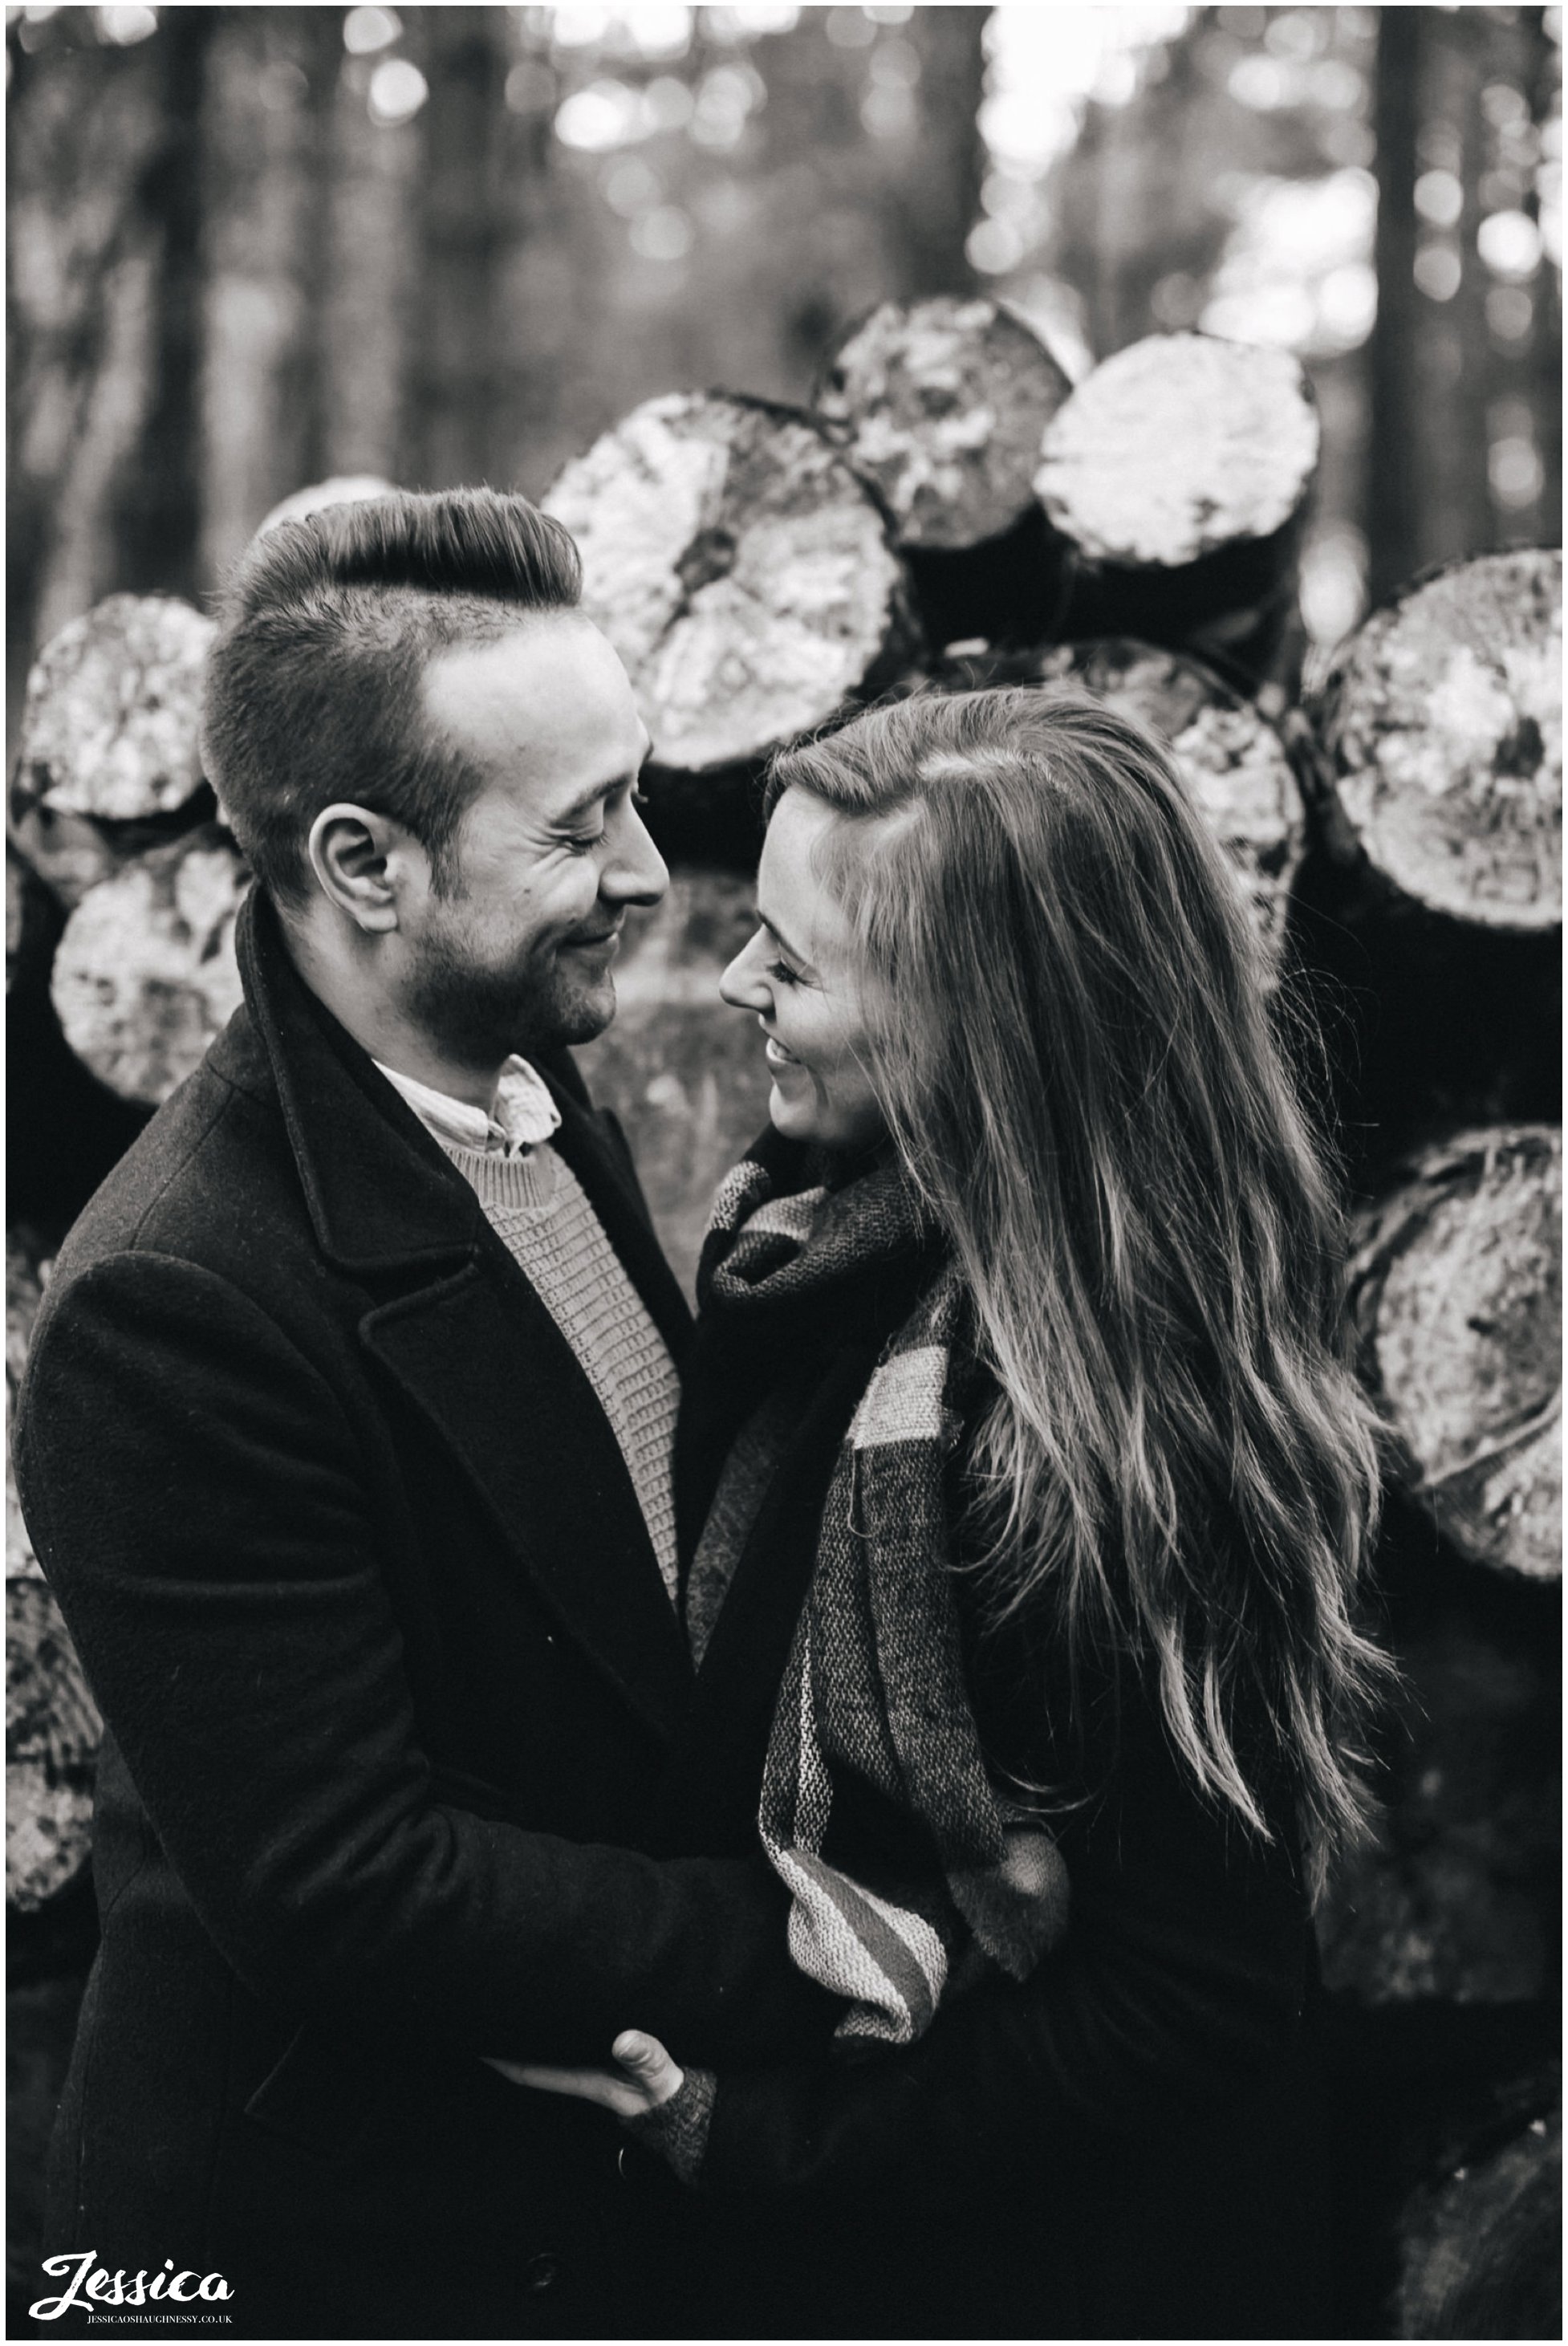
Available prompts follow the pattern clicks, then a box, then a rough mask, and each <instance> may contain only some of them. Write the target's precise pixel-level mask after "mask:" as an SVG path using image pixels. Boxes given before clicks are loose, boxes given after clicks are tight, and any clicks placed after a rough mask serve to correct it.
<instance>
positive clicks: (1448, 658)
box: [1315, 547, 1563, 933]
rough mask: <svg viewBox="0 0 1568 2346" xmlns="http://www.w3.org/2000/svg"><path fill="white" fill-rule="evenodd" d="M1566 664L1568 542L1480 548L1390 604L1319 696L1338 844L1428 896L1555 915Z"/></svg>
mask: <svg viewBox="0 0 1568 2346" xmlns="http://www.w3.org/2000/svg"><path fill="white" fill-rule="evenodd" d="M1562 665H1563V557H1562V555H1561V553H1560V552H1557V551H1545V550H1538V549H1536V548H1533V547H1522V548H1517V549H1515V550H1513V551H1511V552H1508V553H1504V554H1483V555H1478V556H1475V557H1474V558H1473V559H1472V560H1470V561H1467V562H1460V563H1455V564H1453V565H1451V566H1449V567H1448V568H1446V569H1443V570H1440V571H1439V572H1437V573H1436V574H1435V575H1434V576H1431V577H1430V578H1427V579H1424V580H1421V581H1420V582H1418V583H1417V584H1416V585H1415V586H1410V587H1407V588H1406V589H1405V590H1404V592H1403V593H1402V594H1401V595H1400V597H1398V598H1397V599H1396V600H1395V601H1394V602H1393V603H1392V604H1391V605H1390V607H1388V608H1387V609H1386V610H1382V611H1379V612H1376V613H1374V615H1373V617H1371V618H1369V620H1368V621H1367V622H1366V624H1365V625H1364V626H1363V627H1361V628H1360V629H1359V632H1358V633H1357V634H1356V635H1355V636H1353V637H1351V639H1350V641H1349V644H1348V645H1347V647H1346V648H1345V649H1344V650H1343V652H1342V653H1341V654H1340V656H1339V659H1338V660H1337V662H1336V664H1335V667H1334V668H1333V671H1332V672H1331V674H1330V676H1329V680H1328V682H1327V684H1326V685H1325V687H1324V690H1323V693H1322V695H1321V697H1320V700H1319V706H1318V709H1317V710H1316V712H1315V714H1316V721H1317V728H1318V732H1319V739H1320V741H1321V745H1322V751H1323V773H1324V780H1325V782H1326V785H1327V789H1328V791H1329V818H1330V825H1329V839H1330V843H1331V844H1332V845H1333V847H1334V848H1335V850H1336V852H1338V853H1339V854H1340V855H1341V856H1342V857H1344V858H1346V859H1347V860H1358V861H1359V859H1361V858H1365V860H1366V862H1367V863H1368V864H1369V866H1370V868H1371V870H1372V872H1375V873H1376V874H1377V875H1378V876H1379V878H1380V880H1381V881H1382V882H1384V883H1386V885H1387V886H1388V887H1389V888H1390V889H1392V890H1394V891H1396V892H1398V893H1399V894H1400V895H1401V896H1404V897H1406V898H1409V899H1410V901H1411V902H1413V903H1417V904H1420V905H1421V906H1423V907H1425V908H1426V909H1427V910H1428V911H1431V912H1435V913H1444V914H1447V915H1449V916H1450V917H1451V918H1453V919H1455V920H1461V921H1466V922H1471V923H1479V924H1481V925H1482V926H1485V927H1488V928H1494V929H1501V930H1505V931H1512V932H1514V933H1528V932H1530V931H1533V930H1540V929H1547V928H1552V927H1553V926H1555V925H1556V923H1559V922H1560V921H1561V920H1562V917H1563V887H1562V871H1561V859H1562V844H1563V701H1562Z"/></svg>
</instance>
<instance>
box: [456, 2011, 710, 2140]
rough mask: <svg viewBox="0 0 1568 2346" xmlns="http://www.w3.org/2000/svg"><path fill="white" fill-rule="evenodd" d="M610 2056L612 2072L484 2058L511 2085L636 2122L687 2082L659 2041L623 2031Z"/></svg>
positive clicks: (652, 2037) (632, 2029)
mask: <svg viewBox="0 0 1568 2346" xmlns="http://www.w3.org/2000/svg"><path fill="white" fill-rule="evenodd" d="M610 2053H611V2056H612V2058H613V2059H614V2061H615V2064H616V2066H615V2067H614V2068H613V2069H552V2068H545V2067H542V2066H537V2065H536V2064H535V2063H533V2062H530V2061H498V2060H495V2059H494V2058H493V2057H492V2056H491V2055H489V2054H488V2053H487V2054H485V2055H484V2056H483V2057H484V2060H485V2061H487V2062H488V2063H489V2066H491V2068H493V2069H498V2070H499V2071H500V2073H501V2075H502V2076H504V2077H510V2078H511V2080H512V2083H513V2084H514V2086H533V2088H534V2090H535V2093H540V2094H569V2095H571V2096H573V2097H574V2098H575V2100H577V2101H580V2102H597V2103H598V2105H599V2106H600V2108H601V2109H606V2110H612V2111H613V2112H614V2113H615V2115H616V2117H618V2118H638V2117H643V2116H644V2115H645V2114H646V2113H647V2111H648V2110H657V2108H658V2107H659V2106H660V2105H661V2104H662V2103H664V2102H667V2101H669V2100H670V2099H671V2097H672V2096H674V2095H676V2094H678V2093H679V2091H680V2089H681V2087H682V2086H683V2085H684V2084H685V2083H686V2072H685V2071H684V2069H677V2067H676V2065H675V2063H674V2062H673V2061H672V2060H671V2059H670V2057H669V2055H668V2054H667V2052H666V2051H665V2049H664V2046H663V2045H661V2044H660V2043H659V2041H658V2038H657V2036H647V2035H644V2034H643V2032H642V2030H641V2029H640V2028H625V2029H623V2030H622V2031H621V2034H620V2035H618V2036H617V2037H616V2041H615V2043H614V2044H613V2045H611V2047H610Z"/></svg>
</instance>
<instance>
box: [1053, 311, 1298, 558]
mask: <svg viewBox="0 0 1568 2346" xmlns="http://www.w3.org/2000/svg"><path fill="white" fill-rule="evenodd" d="M1318 448H1319V423H1318V411H1317V408H1316V406H1315V405H1314V403H1313V400H1312V394H1311V391H1310V389H1309V387H1308V382H1307V378H1306V376H1305V375H1304V374H1303V372H1302V371H1301V368H1300V367H1299V365H1298V362H1297V361H1296V360H1295V359H1294V358H1293V357H1292V356H1291V355H1290V354H1289V352H1286V351H1277V350H1259V349H1255V348H1252V347H1251V346H1249V345H1247V344H1245V343H1241V342H1220V341H1217V340H1216V339H1214V338H1213V337H1211V336H1208V335H1205V334H1155V335H1151V336H1149V337H1148V339H1147V340H1145V341H1144V342H1134V343H1133V344H1132V345H1131V346H1130V347H1129V348H1128V349H1126V350H1125V351H1118V352H1116V353H1115V357H1113V358H1109V359H1106V360H1105V362H1103V364H1101V365H1100V366H1097V367H1096V368H1095V370H1094V372H1093V373H1092V374H1090V375H1088V376H1086V377H1085V379H1084V382H1081V383H1080V384H1079V385H1078V387H1077V389H1076V390H1075V391H1074V393H1073V395H1072V397H1071V398H1070V399H1068V400H1067V401H1066V403H1064V406H1063V407H1062V409H1061V410H1060V412H1059V413H1058V414H1057V415H1056V416H1055V417H1054V419H1053V421H1052V423H1050V424H1049V426H1048V427H1047V429H1046V433H1045V438H1044V446H1043V448H1042V451H1041V460H1040V464H1039V467H1038V470H1037V472H1036V474H1035V479H1034V490H1035V495H1037V496H1038V497H1039V499H1040V501H1041V503H1042V504H1043V505H1044V508H1045V511H1046V514H1047V515H1048V516H1049V518H1050V520H1051V521H1052V522H1053V523H1054V525H1055V527H1056V528H1057V529H1058V530H1060V531H1061V532H1062V533H1063V535H1064V536H1066V537H1068V538H1070V539H1071V540H1072V541H1073V543H1074V545H1075V546H1078V547H1079V548H1080V549H1081V551H1082V552H1083V553H1084V555H1085V556H1089V557H1091V558H1092V559H1094V560H1095V561H1099V562H1106V563H1114V564H1119V565H1125V566H1158V567H1160V568H1163V569H1179V568H1184V567H1186V566H1187V565H1189V564H1192V563H1195V562H1197V561H1199V560H1200V559H1202V558H1204V557H1205V556H1211V555H1213V554H1214V553H1216V552H1217V550H1220V549H1224V548H1227V547H1229V546H1234V545H1235V544H1237V542H1238V541H1247V540H1254V539H1261V538H1269V537H1272V536H1274V535H1276V533H1278V531H1280V530H1282V529H1283V528H1284V527H1285V526H1286V525H1287V524H1288V522H1289V521H1290V520H1291V519H1292V517H1293V516H1294V515H1296V514H1298V512H1299V510H1300V509H1301V507H1302V505H1304V503H1305V500H1306V496H1307V492H1308V487H1309V486H1310V484H1311V480H1312V475H1313V473H1314V471H1315V469H1316V467H1317V463H1318Z"/></svg>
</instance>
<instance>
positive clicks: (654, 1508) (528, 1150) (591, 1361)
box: [376, 1057, 680, 1604]
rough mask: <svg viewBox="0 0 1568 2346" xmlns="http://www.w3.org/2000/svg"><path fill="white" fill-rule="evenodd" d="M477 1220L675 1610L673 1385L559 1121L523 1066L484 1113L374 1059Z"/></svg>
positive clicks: (504, 1081)
mask: <svg viewBox="0 0 1568 2346" xmlns="http://www.w3.org/2000/svg"><path fill="white" fill-rule="evenodd" d="M376 1066H378V1067H379V1068H380V1069H381V1072H382V1075H383V1076H385V1077H386V1079H387V1081H388V1082H389V1083H390V1084H391V1085H392V1087H393V1088H394V1090H396V1091H399V1092H401V1093H402V1096H403V1098H404V1099H405V1100H406V1101H407V1102H408V1105H409V1106H410V1107H412V1110H413V1112H414V1114H415V1115H416V1116H417V1117H418V1118H419V1120H420V1122H421V1123H422V1124H423V1126H424V1127H425V1130H426V1131H427V1132H428V1133H429V1134H430V1135H431V1137H432V1138H433V1139H434V1140H438V1141H439V1142H440V1143H441V1146H442V1148H443V1149H444V1150H445V1151H446V1154H447V1155H448V1157H450V1158H451V1159H452V1161H453V1164H454V1165H455V1166H456V1168H457V1169H458V1171H459V1172H460V1173H461V1174H462V1175H463V1178H464V1180H465V1181H466V1182H467V1183H468V1185H469V1187H470V1188H472V1189H473V1191H474V1192H475V1194H476V1195H477V1197H478V1199H479V1202H480V1204H481V1205H482V1206H483V1207H484V1214H485V1219H487V1220H488V1222H489V1224H490V1227H491V1229H493V1230H494V1232H495V1234H496V1236H497V1238H499V1239H500V1240H501V1242H502V1244H503V1245H504V1247H505V1248H506V1249H507V1250H508V1252H509V1253H510V1254H511V1256H512V1258H513V1260H514V1262H515V1263H516V1264H517V1267H518V1269H519V1270H521V1271H522V1273H523V1276H524V1279H525V1280H527V1281H528V1284H529V1285H530V1286H531V1287H532V1288H533V1290H534V1291H535V1294H536V1295H538V1296H539V1297H540V1299H541V1301H543V1302H544V1303H545V1307H546V1309H547V1310H548V1311H549V1312H550V1315H551V1317H552V1318H553V1319H554V1321H555V1325H556V1326H557V1327H558V1328H559V1329H560V1331H561V1333H562V1335H563V1336H565V1339H566V1341H567V1342H568V1344H570V1346H571V1347H572V1350H573V1352H575V1354H576V1356H577V1359H578V1361H579V1362H580V1363H581V1365H582V1368H583V1370H584V1372H585V1375H586V1377H587V1379H588V1382H589V1383H590V1384H591V1385H592V1386H593V1388H594V1391H595V1392H596V1393H597V1395H598V1397H599V1402H600V1405H601V1406H602V1408H603V1410H604V1413H605V1415H606V1417H607V1418H608V1420H609V1422H610V1430H611V1432H612V1433H614V1435H615V1437H616V1442H617V1443H619V1444H620V1450H621V1455H622V1457H623V1458H624V1459H625V1460H626V1472H627V1473H628V1474H630V1476H631V1478H632V1488H633V1489H634V1490H635V1491H636V1494H637V1504H638V1505H639V1506H640V1507H641V1508H642V1511H643V1520H644V1522H645V1523H646V1524H647V1527H648V1537H649V1538H650V1539H651V1540H652V1542H653V1551H654V1554H655V1556H657V1559H658V1568H659V1571H660V1573H661V1574H662V1575H663V1577H664V1585H665V1586H666V1588H667V1590H668V1592H669V1596H670V1601H671V1603H672V1604H673V1603H675V1602H676V1601H677V1596H678V1590H679V1579H678V1566H677V1561H676V1546H675V1492H674V1488H673V1485H672V1483H671V1478H670V1462H671V1454H672V1453H673V1450H674V1447H675V1419H676V1411H677V1406H678V1404H679V1402H680V1380H679V1377H678V1375H677V1372H676V1365H675V1362H673V1361H672V1360H671V1358H670V1356H669V1349H668V1347H667V1344H666V1343H665V1341H664V1338H663V1337H662V1336H661V1335H660V1334H659V1332H658V1330H657V1328H656V1327H655V1325H654V1323H653V1321H652V1319H651V1318H650V1317H649V1314H648V1311H647V1306H646V1305H645V1303H644V1302H643V1300H642V1297H641V1296H640V1295H639V1294H638V1293H637V1290H636V1288H635V1287H634V1286H633V1284H632V1282H631V1280H630V1278H629V1277H628V1275H627V1273H626V1267H625V1265H624V1264H623V1263H622V1261H621V1259H620V1257H619V1255H618V1254H617V1253H616V1250H615V1249H614V1247H613V1246H612V1245H611V1244H610V1241H609V1239H607V1238H606V1235H605V1228H604V1224H603V1223H602V1222H601V1221H600V1219H599V1218H598V1216H597V1214H596V1213H595V1211H594V1209H593V1208H592V1206H591V1205H590V1204H589V1203H588V1200H587V1199H586V1198H585V1195H584V1194H583V1188H582V1185H581V1183H580V1182H579V1181H578V1179H577V1177H576V1175H575V1173H574V1172H573V1170H572V1168H571V1167H570V1166H569V1165H568V1164H567V1163H566V1161H565V1158H563V1157H559V1156H557V1154H556V1152H555V1149H554V1148H552V1147H551V1145H550V1137H549V1136H550V1135H551V1134H552V1133H553V1132H554V1131H555V1127H556V1126H557V1125H558V1124H559V1123H560V1121H561V1117H560V1112H559V1110H558V1109H557V1107H556V1106H555V1101H554V1100H553V1099H552V1097H551V1096H550V1091H549V1087H548V1086H547V1085H546V1084H545V1082H544V1080H543V1078H542V1077H541V1076H538V1075H537V1074H536V1073H535V1070H534V1069H533V1068H532V1067H531V1066H529V1065H528V1063H527V1061H526V1060H525V1059H521V1058H516V1057H514V1058H511V1059H508V1061H507V1062H506V1065H505V1066H504V1068H503V1069H502V1071H501V1080H500V1082H499V1084H498V1085H497V1087H496V1096H495V1104H494V1114H492V1115H489V1116H486V1115H485V1113H484V1110H483V1109H481V1108H476V1107H471V1106H470V1105H469V1104H468V1103H467V1102H466V1101H464V1100H459V1099H453V1098H451V1097H450V1096H448V1095H447V1094H446V1093H444V1092H438V1091H433V1090H432V1089H431V1088H430V1086H428V1085H427V1084H422V1083H419V1082H417V1081H416V1080H415V1079H414V1078H413V1077H412V1076H405V1075H403V1074H402V1072H401V1071H400V1070H399V1069H397V1068H395V1067H389V1066H386V1065H385V1064H384V1062H383V1061H382V1060H380V1059H378V1060H377V1061H376Z"/></svg>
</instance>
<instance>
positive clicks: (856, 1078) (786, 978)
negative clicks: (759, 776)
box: [718, 790, 886, 1153]
mask: <svg viewBox="0 0 1568 2346" xmlns="http://www.w3.org/2000/svg"><path fill="white" fill-rule="evenodd" d="M838 820H839V818H838V817H837V815H835V814H834V812H833V811H832V809H831V808H830V807H827V806H824V805H823V803H822V801H821V800H820V799H817V798H813V797H811V796H810V794H809V792H808V791H806V790H786V791H785V793H784V795H783V797H782V798H781V799H780V800H779V803H778V805H777V806H776V807H775V808H774V810H773V819H772V821H770V822H769V826H768V837H767V839H766V841H764V843H763V848H762V861H761V863H760V864H759V867H758V872H757V918H758V923H759V925H758V929H757V933H756V934H755V936H753V938H752V939H751V942H750V943H749V944H748V945H747V947H746V949H745V951H744V952H743V953H739V954H737V955H736V957H735V959H734V960H733V961H732V962H731V963H730V964H729V967H728V969H727V970H726V971H725V973H724V975H723V976H722V977H721V978H720V979H719V982H718V990H719V992H720V994H722V995H723V996H724V999H725V1000H726V1002H728V1003H729V1004H731V1005H732V1006H733V1007H734V1008H735V1009H737V1010H753V1011H755V1012H756V1014H757V1022H758V1025H759V1026H760V1027H761V1029H762V1031H763V1033H764V1035H766V1036H767V1037H768V1042H767V1059H768V1068H769V1074H770V1075H771V1076H772V1078H773V1089H772V1091H771V1093H770V1094H769V1100H768V1113H769V1116H770V1117H772V1119H773V1122H774V1124H775V1126H776V1127H778V1129H779V1131H780V1132H781V1133H783V1134H785V1135H786V1136H787V1137H788V1138H789V1139H790V1140H806V1141H814V1142H816V1143H817V1144H818V1145H819V1146H820V1147H822V1148H837V1149H843V1150H846V1151H849V1152H850V1153H853V1152H855V1151H857V1150H860V1149H862V1148H870V1147H871V1145H872V1144H873V1142H875V1141H878V1140H880V1139H881V1137H882V1136H883V1134H884V1132H885V1130H886V1127H885V1125H884V1123H883V1120H882V1114H881V1109H880V1108H879V1107H878V1106H877V1103H876V1098H875V1096H874V1095H873V1093H872V1090H871V1081H870V1078H869V1076H868V1075H867V1073H866V1069H867V1066H868V1065H869V1064H870V1059H871V1041H870V1036H869V1035H868V1032H867V1027H866V1019H865V1012H864V1002H865V998H866V984H867V983H868V981H866V980H865V978H864V977H863V974H862V973H861V971H860V968H859V967H858V965H857V961H856V955H855V948H854V941H853V937H852V934H851V932H850V923H849V920H848V918H847V916H846V914H845V912H844V909H843V906H842V905H841V904H840V902H839V900H838V898H837V897H836V896H835V895H834V894H833V893H832V892H831V890H830V888H829V886H828V884H827V882H825V881H824V880H822V879H820V877H819V875H818V872H817V871H816V869H815V865H814V861H813V857H814V852H815V851H816V849H817V847H818V844H819V842H820V841H821V839H822V837H823V835H824V833H825V832H826V831H829V830H830V828H831V826H832V825H833V824H834V823H835V822H836V821H838Z"/></svg>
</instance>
